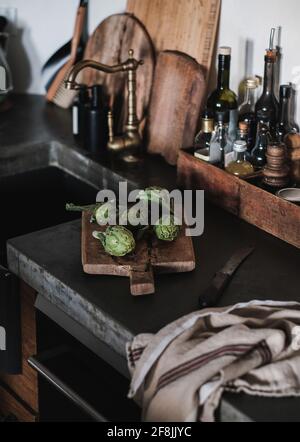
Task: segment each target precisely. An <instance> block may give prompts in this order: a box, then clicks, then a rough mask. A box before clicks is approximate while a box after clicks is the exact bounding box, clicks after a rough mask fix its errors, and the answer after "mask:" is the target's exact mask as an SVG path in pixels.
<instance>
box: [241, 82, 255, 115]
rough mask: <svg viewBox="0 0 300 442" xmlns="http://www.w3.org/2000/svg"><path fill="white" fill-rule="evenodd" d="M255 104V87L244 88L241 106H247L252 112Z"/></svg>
mask: <svg viewBox="0 0 300 442" xmlns="http://www.w3.org/2000/svg"><path fill="white" fill-rule="evenodd" d="M255 104H256V89H253V88H251V89H250V88H246V92H245V101H244V103H243V104H242V105H241V107H243V106H247V107H248V108H250V109H251V110H252V111H253V112H254V110H255Z"/></svg>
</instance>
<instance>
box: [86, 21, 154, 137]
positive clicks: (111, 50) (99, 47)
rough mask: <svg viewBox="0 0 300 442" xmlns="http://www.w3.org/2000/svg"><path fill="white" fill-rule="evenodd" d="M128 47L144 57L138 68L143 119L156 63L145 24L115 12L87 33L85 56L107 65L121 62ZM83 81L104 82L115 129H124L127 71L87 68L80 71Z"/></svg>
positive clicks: (137, 55)
mask: <svg viewBox="0 0 300 442" xmlns="http://www.w3.org/2000/svg"><path fill="white" fill-rule="evenodd" d="M129 49H133V50H134V57H135V58H136V59H138V60H141V59H143V60H144V64H143V66H140V67H139V69H138V71H137V115H138V118H139V119H140V120H143V118H144V117H145V114H146V110H147V108H148V105H149V100H150V93H151V87H152V82H153V75H154V67H155V51H154V48H153V44H152V41H151V39H150V37H149V35H148V33H147V31H146V30H145V28H144V26H143V25H142V24H141V23H140V22H139V20H137V19H136V18H135V17H133V16H132V15H130V14H115V15H112V16H110V17H108V18H107V19H105V20H104V21H103V22H102V23H100V25H99V26H98V27H97V28H96V29H95V31H94V33H93V35H92V36H91V37H90V39H89V41H88V44H87V47H86V50H85V54H84V58H85V59H89V60H95V61H97V62H100V63H104V64H107V65H111V66H112V65H116V64H120V63H122V62H124V61H126V60H127V59H128V51H129ZM82 75H83V83H84V84H86V85H88V86H92V85H94V84H100V85H103V88H104V93H105V95H106V97H107V100H108V101H110V104H111V106H112V107H113V110H114V114H115V115H114V118H115V121H116V122H119V124H117V126H118V130H119V131H123V130H124V124H125V121H126V118H127V109H128V107H127V94H126V87H127V86H126V84H127V75H126V73H124V72H120V73H116V74H106V73H104V72H100V71H96V70H95V69H90V68H87V69H85V70H84V71H83V72H82Z"/></svg>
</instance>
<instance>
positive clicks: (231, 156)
mask: <svg viewBox="0 0 300 442" xmlns="http://www.w3.org/2000/svg"><path fill="white" fill-rule="evenodd" d="M233 161H234V152H228V153H226V154H225V168H226V167H227V166H228V165H229V164H230V163H232V162H233Z"/></svg>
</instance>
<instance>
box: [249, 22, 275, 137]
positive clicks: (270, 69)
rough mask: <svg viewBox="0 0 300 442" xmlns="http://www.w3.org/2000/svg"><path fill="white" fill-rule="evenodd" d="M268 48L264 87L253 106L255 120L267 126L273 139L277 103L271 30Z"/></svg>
mask: <svg viewBox="0 0 300 442" xmlns="http://www.w3.org/2000/svg"><path fill="white" fill-rule="evenodd" d="M272 31H274V30H273V29H272ZM269 46H270V47H269V49H267V50H266V55H265V74H264V88H263V93H262V95H261V97H260V99H259V100H258V101H257V103H256V106H255V116H256V122H257V123H258V124H264V125H267V126H268V127H269V131H270V135H271V137H272V138H274V139H275V137H276V124H277V120H278V115H279V103H278V100H277V98H276V94H275V67H276V65H277V51H276V49H273V32H271V37H270V45H269Z"/></svg>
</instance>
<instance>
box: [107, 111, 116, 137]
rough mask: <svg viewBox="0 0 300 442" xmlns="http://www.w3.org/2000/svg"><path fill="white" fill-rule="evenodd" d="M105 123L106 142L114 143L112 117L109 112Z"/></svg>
mask: <svg viewBox="0 0 300 442" xmlns="http://www.w3.org/2000/svg"><path fill="white" fill-rule="evenodd" d="M107 123H108V140H109V142H110V143H112V142H113V141H114V137H115V136H114V115H113V112H112V111H111V110H109V111H108V114H107Z"/></svg>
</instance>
